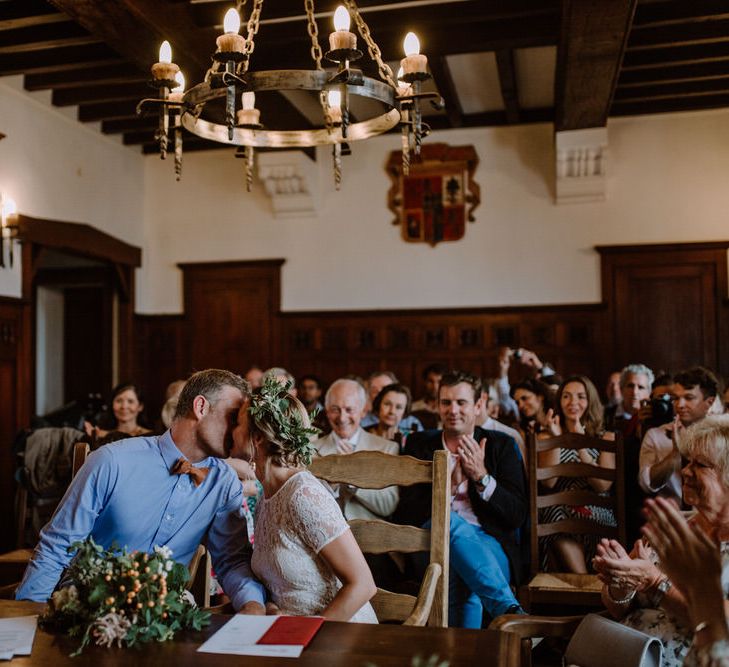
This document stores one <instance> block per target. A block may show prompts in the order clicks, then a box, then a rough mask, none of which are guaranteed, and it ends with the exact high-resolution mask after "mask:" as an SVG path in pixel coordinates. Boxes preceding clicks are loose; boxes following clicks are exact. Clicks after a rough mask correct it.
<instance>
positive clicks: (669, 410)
mask: <svg viewBox="0 0 729 667" xmlns="http://www.w3.org/2000/svg"><path fill="white" fill-rule="evenodd" d="M649 405H650V406H651V416H650V419H648V420H646V423H645V426H646V428H654V427H655V426H662V425H663V424H668V423H669V422H670V421H672V420H673V401H671V395H670V394H662V395H661V396H658V397H657V398H652V399H651V400H650V402H649Z"/></svg>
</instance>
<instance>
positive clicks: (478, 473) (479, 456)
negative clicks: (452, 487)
mask: <svg viewBox="0 0 729 667" xmlns="http://www.w3.org/2000/svg"><path fill="white" fill-rule="evenodd" d="M485 452H486V438H482V439H481V442H480V443H478V442H476V441H475V440H474V439H473V437H471V436H470V435H461V436H459V437H458V458H459V459H460V461H461V468H463V474H464V475H465V476H466V477H468V478H469V479H470V480H472V481H474V482H478V481H480V480H481V479H483V477H484V476H485V475H487V474H488V470H486V464H485V463H484V453H485Z"/></svg>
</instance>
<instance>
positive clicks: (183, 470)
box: [170, 459, 210, 487]
mask: <svg viewBox="0 0 729 667" xmlns="http://www.w3.org/2000/svg"><path fill="white" fill-rule="evenodd" d="M209 472H210V468H196V467H195V466H193V465H192V463H190V462H189V461H188V460H187V459H177V461H176V462H175V465H173V466H172V469H171V470H170V474H171V475H190V478H191V479H192V481H193V483H194V484H195V486H196V487H197V486H200V485H201V484H202V483H203V481H204V480H205V478H206V477H207V476H208V473H209Z"/></svg>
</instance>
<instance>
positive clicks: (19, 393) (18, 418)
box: [0, 297, 28, 551]
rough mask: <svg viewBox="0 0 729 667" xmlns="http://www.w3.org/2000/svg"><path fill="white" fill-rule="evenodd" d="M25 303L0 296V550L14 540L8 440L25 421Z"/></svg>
mask: <svg viewBox="0 0 729 667" xmlns="http://www.w3.org/2000/svg"><path fill="white" fill-rule="evenodd" d="M24 309H25V304H24V302H22V301H21V300H16V299H5V298H1V297H0V397H2V400H1V401H0V443H2V446H0V507H2V508H3V512H2V513H0V551H6V550H8V549H10V548H12V547H13V546H14V544H15V539H14V535H15V529H14V526H13V518H14V517H13V513H12V511H11V509H10V508H12V507H13V497H14V494H15V481H14V479H13V473H14V470H15V460H14V458H13V454H12V450H11V444H12V442H13V439H14V437H15V435H16V433H17V432H18V431H19V430H20V428H21V427H23V426H25V425H26V422H25V419H26V418H27V403H26V397H27V392H28V387H27V382H26V374H25V372H24V368H25V366H24V361H25V358H24V350H23V348H24V339H25V338H26V337H27V336H28V332H27V331H25V327H24Z"/></svg>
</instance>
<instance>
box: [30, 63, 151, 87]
mask: <svg viewBox="0 0 729 667" xmlns="http://www.w3.org/2000/svg"><path fill="white" fill-rule="evenodd" d="M148 79H149V76H147V75H145V74H144V72H142V71H141V70H140V69H139V68H138V67H136V66H135V65H130V64H128V63H118V64H114V65H106V66H104V67H83V68H77V69H72V70H63V71H60V72H48V73H46V74H28V75H27V76H26V77H25V84H24V85H25V89H26V90H46V89H47V88H53V89H54V90H60V89H64V88H76V87H78V86H81V85H83V84H98V85H102V84H109V83H137V82H138V83H142V82H145V81H147V80H148Z"/></svg>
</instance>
